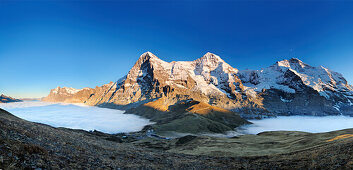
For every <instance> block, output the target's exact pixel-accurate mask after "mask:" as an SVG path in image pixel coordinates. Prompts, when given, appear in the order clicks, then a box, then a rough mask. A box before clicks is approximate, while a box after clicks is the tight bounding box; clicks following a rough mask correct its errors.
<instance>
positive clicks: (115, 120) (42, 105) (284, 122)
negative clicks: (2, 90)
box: [0, 101, 353, 136]
mask: <svg viewBox="0 0 353 170" xmlns="http://www.w3.org/2000/svg"><path fill="white" fill-rule="evenodd" d="M0 108H3V109H5V110H7V111H9V112H10V113H12V114H14V115H16V116H18V117H20V118H22V119H25V120H28V121H32V122H38V123H44V124H48V125H51V126H54V127H66V128H72V129H84V130H99V131H102V132H106V133H121V132H135V131H139V130H141V129H142V128H143V127H144V126H145V125H149V124H152V123H153V122H150V121H149V120H148V119H145V118H142V117H139V116H136V115H132V114H123V113H124V111H121V110H115V109H108V108H99V107H93V106H86V105H83V104H66V103H49V102H40V101H25V102H15V103H6V104H5V103H0ZM250 121H251V122H252V123H253V124H252V125H246V126H242V127H240V128H238V131H237V132H235V131H234V132H233V133H235V134H231V136H237V135H240V134H257V133H260V132H264V131H279V130H285V131H304V132H312V133H320V132H329V131H334V130H341V129H347V128H353V117H347V116H325V117H315V116H279V117H277V118H270V119H262V120H250ZM227 135H229V134H227ZM227 135H226V136H227Z"/></svg>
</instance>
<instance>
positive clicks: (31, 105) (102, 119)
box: [0, 101, 152, 133]
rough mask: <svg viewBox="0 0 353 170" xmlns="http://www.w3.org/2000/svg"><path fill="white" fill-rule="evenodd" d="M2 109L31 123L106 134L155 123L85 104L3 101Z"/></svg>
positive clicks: (133, 130)
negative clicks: (97, 131)
mask: <svg viewBox="0 0 353 170" xmlns="http://www.w3.org/2000/svg"><path fill="white" fill-rule="evenodd" d="M0 108H3V109H5V110H7V111H9V112H10V113H12V114H14V115H16V116H18V117H20V118H22V119H25V120H28V121H32V122H38V123H44V124H48V125H51V126H54V127H66V128H72V129H84V130H99V131H102V132H106V133H120V132H135V131H139V130H141V129H142V128H143V127H144V126H145V125H148V124H151V123H152V122H150V121H149V120H148V119H144V118H142V117H139V116H136V115H132V114H123V111H120V110H115V109H107V108H99V107H93V106H85V105H82V104H77V105H76V104H65V103H48V102H39V101H25V102H15V103H0Z"/></svg>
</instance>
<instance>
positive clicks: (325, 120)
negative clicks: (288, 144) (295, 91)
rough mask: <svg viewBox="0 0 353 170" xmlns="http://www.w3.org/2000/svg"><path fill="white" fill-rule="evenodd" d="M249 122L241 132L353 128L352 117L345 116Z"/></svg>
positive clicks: (293, 117)
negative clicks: (250, 123)
mask: <svg viewBox="0 0 353 170" xmlns="http://www.w3.org/2000/svg"><path fill="white" fill-rule="evenodd" d="M251 122H252V123H254V124H252V125H247V126H243V127H241V129H242V130H241V131H242V132H243V133H247V134H257V133H260V132H264V131H279V130H285V131H304V132H311V133H320V132H329V131H335V130H341V129H348V128H353V117H347V116H324V117H315V116H280V117H277V118H271V119H263V120H251Z"/></svg>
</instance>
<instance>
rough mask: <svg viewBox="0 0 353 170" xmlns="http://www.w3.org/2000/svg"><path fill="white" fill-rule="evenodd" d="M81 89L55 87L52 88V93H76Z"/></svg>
mask: <svg viewBox="0 0 353 170" xmlns="http://www.w3.org/2000/svg"><path fill="white" fill-rule="evenodd" d="M81 90H82V89H75V88H72V87H62V88H61V87H60V86H58V87H56V88H55V89H53V90H52V93H54V94H61V93H68V94H76V93H77V92H79V91H81Z"/></svg>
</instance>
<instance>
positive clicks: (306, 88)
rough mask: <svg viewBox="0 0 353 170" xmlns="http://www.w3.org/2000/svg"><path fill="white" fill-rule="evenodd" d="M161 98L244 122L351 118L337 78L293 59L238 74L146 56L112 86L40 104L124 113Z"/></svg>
mask: <svg viewBox="0 0 353 170" xmlns="http://www.w3.org/2000/svg"><path fill="white" fill-rule="evenodd" d="M161 97H167V98H169V99H171V100H170V101H175V100H177V101H182V100H189V99H191V100H196V101H200V102H204V103H208V104H210V105H212V106H217V107H221V108H224V109H228V110H232V111H236V112H239V113H241V115H242V116H243V117H246V118H263V117H268V116H274V115H340V114H342V115H353V88H352V86H351V85H349V84H348V82H347V81H346V80H345V79H344V77H343V76H342V75H341V74H339V73H336V72H333V71H331V70H329V69H327V68H325V67H322V66H320V67H312V66H309V65H308V64H305V63H303V62H302V61H300V60H299V59H290V60H283V61H279V62H277V63H276V64H274V65H272V66H270V67H267V68H265V69H262V70H244V71H239V70H237V69H236V68H233V67H231V66H230V65H229V64H227V63H226V62H224V61H223V60H222V59H221V58H220V57H219V56H217V55H214V54H212V53H207V54H205V55H204V56H203V57H201V58H199V59H197V60H195V61H178V62H175V61H173V62H165V61H163V60H161V59H159V58H158V57H157V56H155V55H153V54H152V53H150V52H146V53H144V54H142V55H141V56H140V58H139V59H138V60H137V62H136V63H135V65H134V66H133V67H132V69H131V70H130V71H129V73H128V74H127V75H126V76H124V77H123V78H121V79H120V80H118V81H117V82H115V83H112V82H111V83H109V84H106V85H103V86H101V87H96V88H94V89H91V88H85V89H81V90H76V89H70V88H65V89H64V88H61V89H60V88H59V89H54V90H52V91H51V92H50V94H49V95H48V97H46V98H44V99H43V100H45V101H53V102H57V101H61V102H62V101H63V102H79V103H86V104H88V105H98V106H102V107H110V108H118V109H129V108H133V107H136V106H138V105H140V104H144V103H148V102H150V101H153V100H155V99H158V98H161Z"/></svg>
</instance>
